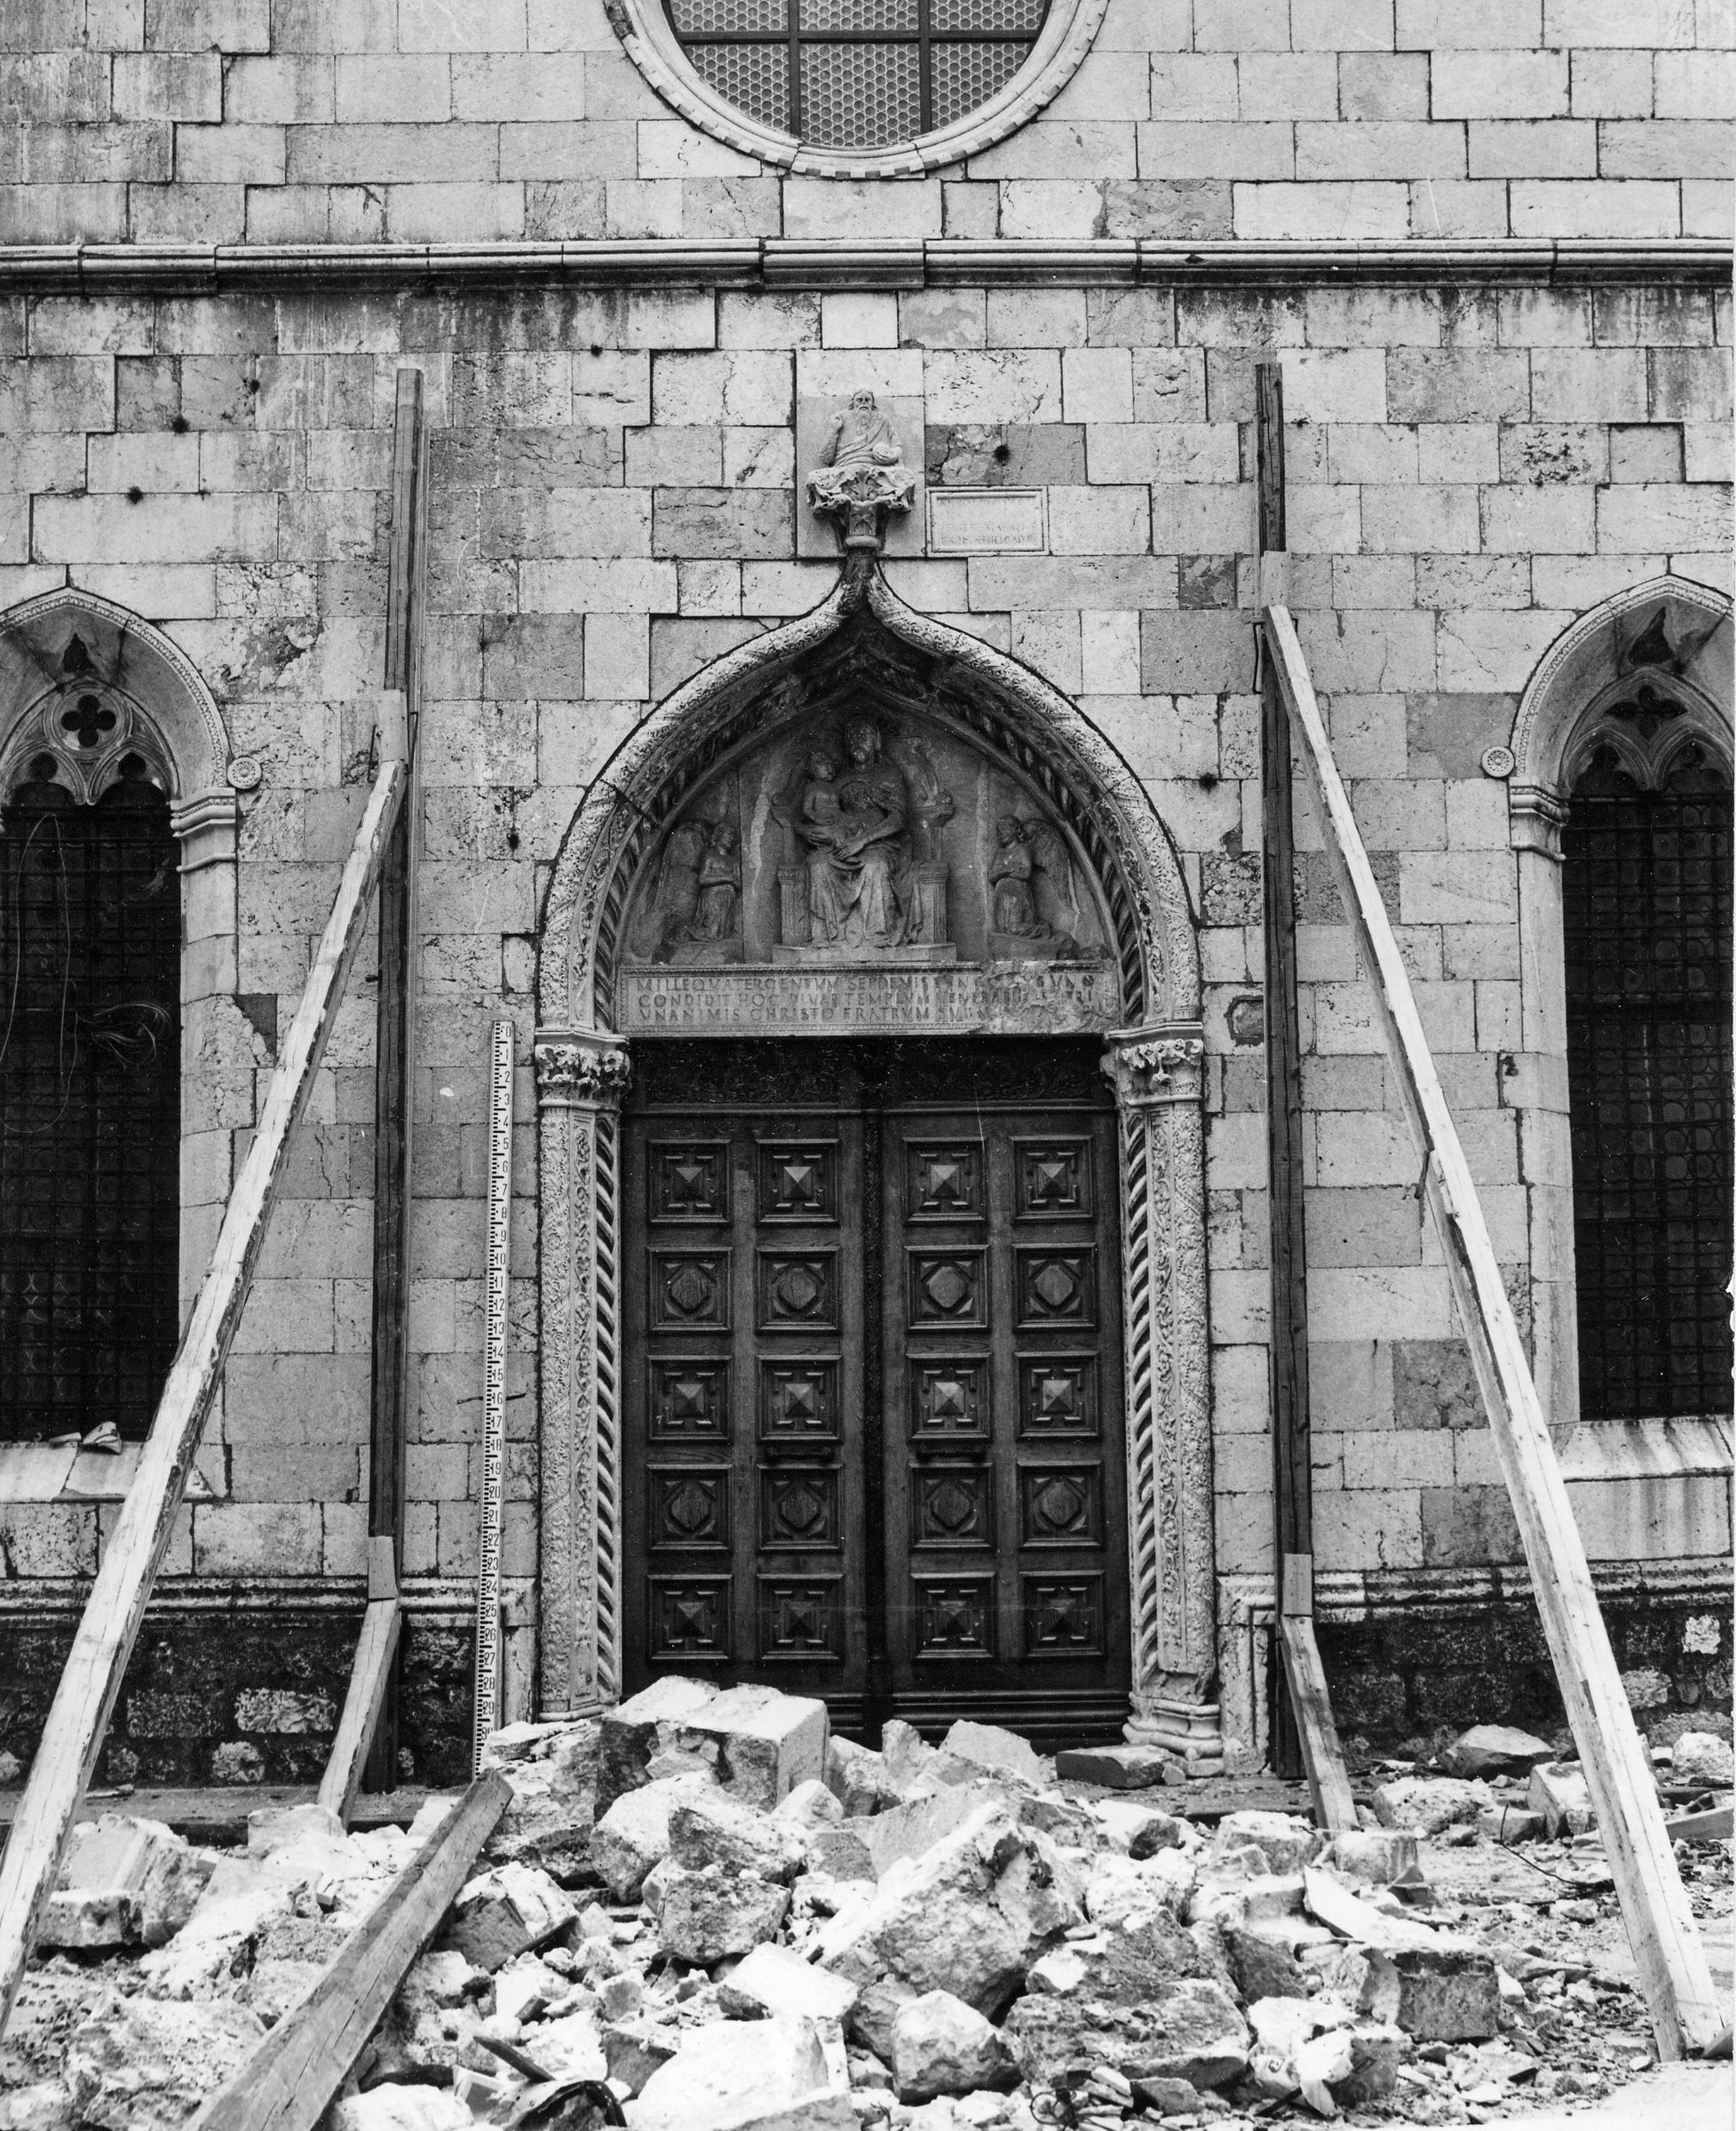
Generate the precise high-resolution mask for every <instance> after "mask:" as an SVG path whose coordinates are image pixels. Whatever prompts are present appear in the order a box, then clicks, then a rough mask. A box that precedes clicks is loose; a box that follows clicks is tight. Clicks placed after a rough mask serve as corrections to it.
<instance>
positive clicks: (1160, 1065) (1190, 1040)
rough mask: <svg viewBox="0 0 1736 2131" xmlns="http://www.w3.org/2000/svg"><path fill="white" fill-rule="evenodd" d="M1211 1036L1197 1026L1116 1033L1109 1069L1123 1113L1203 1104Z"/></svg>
mask: <svg viewBox="0 0 1736 2131" xmlns="http://www.w3.org/2000/svg"><path fill="white" fill-rule="evenodd" d="M1205 1054H1206V1042H1205V1037H1204V1036H1203V1034H1201V1031H1200V1028H1199V1026H1198V1025H1197V1024H1190V1023H1185V1022H1184V1023H1179V1024H1176V1025H1173V1026H1166V1027H1161V1028H1118V1029H1114V1030H1112V1031H1111V1032H1110V1035H1109V1048H1108V1050H1106V1051H1105V1052H1104V1054H1103V1070H1104V1073H1105V1074H1106V1076H1107V1078H1108V1079H1109V1080H1110V1081H1111V1082H1112V1083H1113V1084H1114V1089H1115V1100H1116V1102H1117V1103H1118V1104H1119V1105H1120V1106H1121V1107H1122V1109H1124V1110H1125V1109H1137V1108H1143V1107H1145V1106H1147V1105H1151V1104H1153V1103H1185V1102H1197V1101H1198V1100H1199V1099H1200V1096H1201V1091H1202V1089H1203V1085H1204V1076H1203V1073H1202V1071H1201V1062H1202V1060H1203V1059H1204V1058H1205Z"/></svg>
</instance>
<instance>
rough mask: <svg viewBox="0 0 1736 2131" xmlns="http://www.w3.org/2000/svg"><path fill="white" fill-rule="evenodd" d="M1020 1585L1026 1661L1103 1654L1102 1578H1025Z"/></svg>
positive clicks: (1093, 1656)
mask: <svg viewBox="0 0 1736 2131" xmlns="http://www.w3.org/2000/svg"><path fill="white" fill-rule="evenodd" d="M1023 1586H1024V1588H1023V1593H1022V1596H1023V1612H1024V1617H1025V1655H1026V1656H1027V1658H1100V1657H1101V1656H1102V1655H1103V1627H1104V1622H1103V1579H1102V1577H1101V1576H1027V1577H1026V1578H1024V1579H1023Z"/></svg>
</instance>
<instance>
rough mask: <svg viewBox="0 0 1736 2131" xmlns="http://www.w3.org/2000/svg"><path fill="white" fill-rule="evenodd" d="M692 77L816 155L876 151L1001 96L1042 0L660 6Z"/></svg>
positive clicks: (785, 0) (795, 0)
mask: <svg viewBox="0 0 1736 2131" xmlns="http://www.w3.org/2000/svg"><path fill="white" fill-rule="evenodd" d="M664 5H665V7H666V9H667V11H668V15H669V21H670V28H672V29H673V30H674V32H675V34H676V36H677V37H678V38H679V40H680V42H681V44H682V47H683V49H684V50H685V51H686V55H687V59H688V61H689V63H690V64H691V65H692V67H693V68H694V72H695V73H696V74H698V75H699V76H700V78H701V79H702V81H704V82H705V83H708V84H709V86H710V87H711V88H712V89H715V90H716V91H717V94H718V95H719V96H721V97H723V98H724V99H725V100H726V101H727V102H729V103H732V104H733V105H735V107H737V108H738V109H739V110H741V111H744V112H746V113H747V114H748V115H749V117H751V118H754V119H757V120H758V121H759V123H761V124H762V125H767V126H773V127H775V128H776V129H777V130H778V131H780V132H785V133H793V134H795V135H796V136H797V139H801V140H805V141H808V142H810V143H812V144H813V146H814V147H833V148H880V147H890V146H892V144H893V143H895V142H898V141H904V140H911V139H916V137H917V136H918V135H919V134H924V133H930V132H932V131H934V130H935V129H936V128H937V127H939V126H947V125H951V124H952V123H954V122H955V120H958V119H960V118H963V117H964V116H966V115H968V114H969V113H970V112H971V111H974V110H977V109H979V107H981V106H982V105H984V104H986V103H987V102H988V101H989V100H990V99H992V98H993V97H995V96H997V95H998V94H999V93H1000V91H1002V90H1003V88H1004V87H1005V86H1006V84H1007V83H1009V82H1010V81H1011V79H1012V77H1013V75H1015V74H1017V73H1018V72H1019V68H1020V67H1022V66H1023V65H1024V64H1025V62H1026V60H1027V59H1029V58H1030V56H1031V51H1032V49H1033V47H1034V44H1035V42H1036V39H1037V36H1038V34H1039V32H1040V31H1041V30H1042V26H1043V21H1044V20H1045V18H1046V17H1047V15H1048V12H1049V0H664Z"/></svg>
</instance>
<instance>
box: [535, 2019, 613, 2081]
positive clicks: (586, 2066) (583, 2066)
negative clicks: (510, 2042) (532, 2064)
mask: <svg viewBox="0 0 1736 2131" xmlns="http://www.w3.org/2000/svg"><path fill="white" fill-rule="evenodd" d="M530 2033H531V2035H532V2036H533V2037H534V2038H535V2040H534V2042H532V2043H530V2044H528V2045H527V2047H528V2048H531V2050H532V2054H533V2055H534V2056H535V2059H536V2062H537V2063H538V2064H543V2065H546V2066H547V2068H548V2069H549V2071H551V2072H559V2073H560V2074H561V2075H562V2077H563V2078H569V2079H584V2080H604V2079H606V2078H607V2077H608V2076H609V2071H608V2060H607V2058H606V2056H605V2054H604V2049H603V2032H602V2027H601V2024H599V2022H598V2017H597V2015H596V2014H595V2013H594V2012H591V2011H589V2010H586V2009H584V2008H578V2009H575V2011H573V2012H570V2013H563V2014H562V2015H561V2016H560V2017H559V2019H555V2020H539V2021H537V2023H536V2024H535V2026H534V2027H533V2028H532V2029H531V2030H530Z"/></svg>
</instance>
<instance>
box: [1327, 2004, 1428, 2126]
mask: <svg viewBox="0 0 1736 2131" xmlns="http://www.w3.org/2000/svg"><path fill="white" fill-rule="evenodd" d="M1346 2032H1347V2033H1348V2036H1349V2040H1350V2046H1351V2069H1350V2072H1349V2075H1348V2077H1346V2078H1344V2079H1340V2080H1336V2081H1335V2082H1334V2083H1333V2087H1332V2095H1333V2099H1334V2100H1335V2101H1336V2102H1337V2103H1339V2105H1340V2106H1341V2107H1342V2108H1345V2109H1369V2108H1372V2107H1373V2106H1374V2104H1375V2103H1376V2102H1381V2101H1384V2100H1385V2099H1386V2097H1387V2095H1390V2094H1391V2092H1392V2089H1393V2088H1394V2087H1396V2086H1397V2085H1398V2083H1399V2065H1400V2064H1403V2063H1404V2061H1405V2059H1406V2058H1407V2056H1409V2055H1410V2037H1409V2036H1408V2035H1407V2034H1406V2033H1405V2032H1404V2030H1403V2029H1402V2028H1399V2027H1393V2026H1391V2025H1375V2024H1363V2025H1359V2026H1357V2027H1352V2028H1351V2029H1349V2030H1347V2031H1346Z"/></svg>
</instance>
